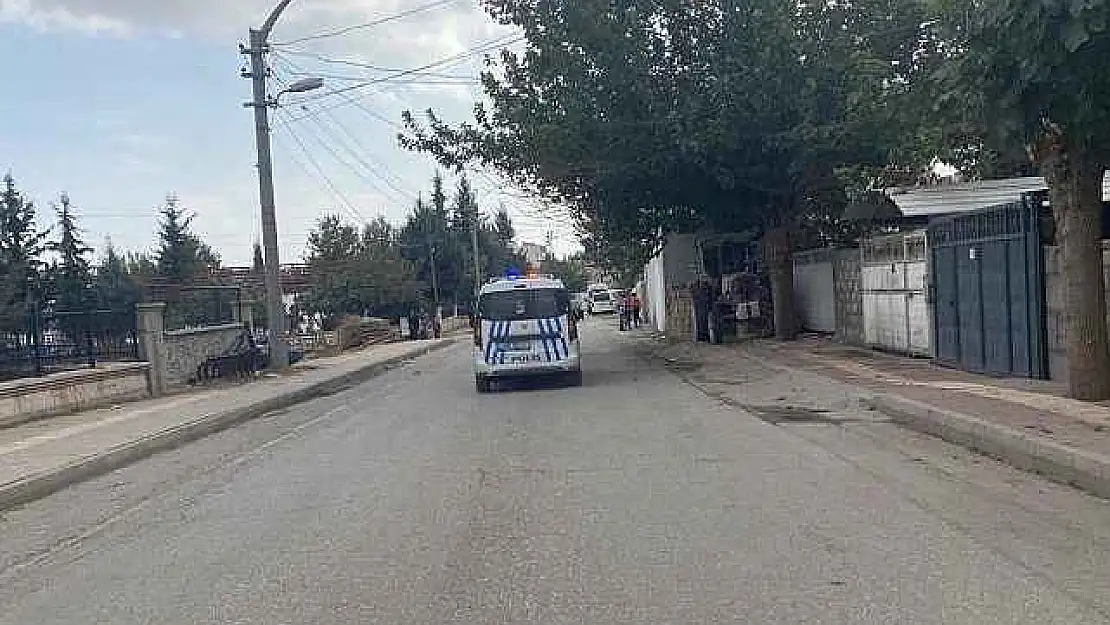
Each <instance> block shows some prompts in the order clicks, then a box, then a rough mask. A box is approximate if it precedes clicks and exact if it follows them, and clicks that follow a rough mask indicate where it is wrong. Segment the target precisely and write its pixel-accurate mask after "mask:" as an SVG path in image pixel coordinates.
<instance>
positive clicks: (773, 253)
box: [763, 228, 798, 341]
mask: <svg viewBox="0 0 1110 625" xmlns="http://www.w3.org/2000/svg"><path fill="white" fill-rule="evenodd" d="M793 250H794V248H793V245H792V242H791V240H790V230H789V229H788V228H774V229H771V230H768V231H767V234H766V235H764V237H763V256H764V258H765V259H766V261H767V271H768V273H769V274H770V278H771V298H772V305H773V306H774V314H775V336H776V337H777V338H779V339H781V340H784V341H791V340H794V339H795V338H797V336H798V323H797V321H798V318H797V313H796V312H795V311H794V254H793Z"/></svg>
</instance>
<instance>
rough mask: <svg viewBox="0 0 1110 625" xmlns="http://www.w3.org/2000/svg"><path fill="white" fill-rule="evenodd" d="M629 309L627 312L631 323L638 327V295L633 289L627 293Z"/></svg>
mask: <svg viewBox="0 0 1110 625" xmlns="http://www.w3.org/2000/svg"><path fill="white" fill-rule="evenodd" d="M628 304H629V311H628V314H629V316H630V318H631V320H632V325H633V326H635V327H636V328H639V327H640V296H639V295H638V294H637V293H636V292H635V291H633V292H632V293H630V294H629V295H628Z"/></svg>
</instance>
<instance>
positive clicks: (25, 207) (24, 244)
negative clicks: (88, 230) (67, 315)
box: [0, 174, 49, 330]
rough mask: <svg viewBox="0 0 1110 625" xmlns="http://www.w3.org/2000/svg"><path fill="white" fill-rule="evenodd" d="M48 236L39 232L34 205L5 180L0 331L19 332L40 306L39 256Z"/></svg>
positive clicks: (0, 210) (0, 213)
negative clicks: (37, 305)
mask: <svg viewBox="0 0 1110 625" xmlns="http://www.w3.org/2000/svg"><path fill="white" fill-rule="evenodd" d="M48 235H49V232H48V231H47V232H39V230H38V226H37V225H36V223H35V207H34V204H32V203H31V202H29V201H27V200H26V199H25V198H24V197H23V194H21V193H20V192H19V190H18V189H17V188H16V186H15V179H14V178H13V177H12V175H11V174H7V175H6V176H4V188H3V191H0V327H2V328H5V329H15V330H18V329H22V328H23V327H25V325H26V322H27V314H28V313H29V312H30V307H31V306H33V305H36V304H41V301H39V300H41V298H42V293H41V280H42V254H43V252H45V251H46V237H47V236H48Z"/></svg>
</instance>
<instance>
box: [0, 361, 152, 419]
mask: <svg viewBox="0 0 1110 625" xmlns="http://www.w3.org/2000/svg"><path fill="white" fill-rule="evenodd" d="M149 369H150V365H149V364H147V363H145V362H134V363H112V364H101V365H97V366H96V368H92V369H81V370H78V371H66V372H63V373H55V374H53V375H48V376H45V377H42V378H29V379H23V380H14V381H11V382H0V427H10V426H13V425H18V424H20V423H24V422H27V421H32V420H34V419H41V418H43V417H50V416H54V415H59V414H68V413H73V412H79V411H81V410H90V409H93V408H100V407H103V406H110V405H113V404H117V403H120V402H125V401H134V400H139V399H144V398H147V397H149V396H150V387H149V384H148V382H147V371H148V370H149Z"/></svg>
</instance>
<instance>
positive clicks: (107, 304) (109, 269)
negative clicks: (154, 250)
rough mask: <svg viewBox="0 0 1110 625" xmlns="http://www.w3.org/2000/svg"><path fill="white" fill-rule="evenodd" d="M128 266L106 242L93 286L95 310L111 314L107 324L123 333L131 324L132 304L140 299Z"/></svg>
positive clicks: (138, 289)
mask: <svg viewBox="0 0 1110 625" xmlns="http://www.w3.org/2000/svg"><path fill="white" fill-rule="evenodd" d="M148 262H149V261H148ZM128 264H129V262H128V260H127V259H125V258H124V257H123V256H121V255H120V254H119V252H117V251H116V248H115V246H114V245H112V241H111V240H110V239H109V240H108V241H107V242H106V243H105V250H104V260H103V261H101V263H100V265H99V266H97V267H96V275H95V277H94V278H93V284H94V285H95V289H96V297H97V300H96V303H97V307H98V308H100V309H101V310H109V311H111V313H110V315H109V323H110V324H111V325H110V327H111V328H113V329H119V330H126V329H128V328H130V327H131V326H132V325H133V324H134V319H135V304H137V303H139V301H140V299H141V297H142V288H141V287H140V286H139V283H138V281H137V280H136V279H135V276H134V275H132V273H131V272H130V270H129V268H128Z"/></svg>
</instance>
